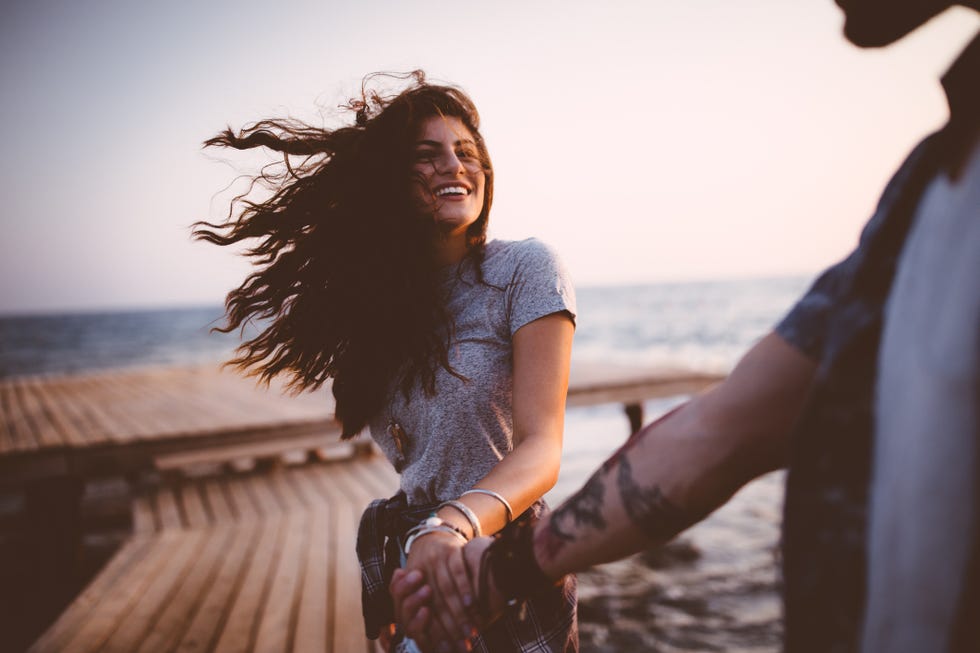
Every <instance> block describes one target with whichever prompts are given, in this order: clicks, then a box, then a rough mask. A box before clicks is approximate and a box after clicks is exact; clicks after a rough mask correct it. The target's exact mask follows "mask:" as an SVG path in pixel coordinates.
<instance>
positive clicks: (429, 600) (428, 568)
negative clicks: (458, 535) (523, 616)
mask: <svg viewBox="0 0 980 653" xmlns="http://www.w3.org/2000/svg"><path fill="white" fill-rule="evenodd" d="M491 542H493V539H492V538H489V537H479V538H476V539H474V540H472V541H471V542H470V543H469V544H467V545H466V546H465V548H464V547H463V546H462V545H461V544H460V542H458V541H457V540H456V539H455V538H453V537H452V536H449V535H444V534H442V533H433V534H431V535H427V536H426V537H424V538H420V539H418V540H417V541H416V542H415V543H414V544H413V545H412V549H411V554H410V555H409V558H408V564H407V565H406V566H405V568H404V569H399V570H397V571H395V574H394V576H393V577H392V579H391V584H390V586H389V590H390V592H391V596H392V598H393V599H394V602H395V618H396V619H397V620H398V622H399V623H400V624H402V625H403V627H404V628H405V632H406V633H407V635H408V636H409V637H411V638H412V639H413V640H415V641H416V642H417V643H418V644H419V645H420V646H421V647H422V649H423V650H424V651H436V652H438V653H444V652H448V651H470V650H471V649H472V646H471V644H470V639H471V638H472V637H473V636H474V635H475V634H476V629H475V628H476V627H483V626H485V625H487V624H489V623H490V622H491V621H493V619H495V618H496V617H498V616H499V615H500V614H501V613H502V612H503V610H504V607H505V603H504V600H503V597H502V596H501V595H500V594H499V592H497V591H496V587H495V586H494V583H493V579H492V578H490V577H489V575H488V579H487V583H488V587H486V588H482V587H479V583H480V580H481V579H480V562H481V560H482V558H483V552H484V551H485V550H486V549H487V547H488V546H490V543H491ZM416 556H417V557H416ZM481 596H482V597H484V602H485V604H489V605H478V597H481Z"/></svg>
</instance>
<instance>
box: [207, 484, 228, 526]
mask: <svg viewBox="0 0 980 653" xmlns="http://www.w3.org/2000/svg"><path fill="white" fill-rule="evenodd" d="M202 489H203V491H204V498H205V501H206V502H207V506H208V510H209V511H210V513H211V519H212V520H213V521H214V523H216V524H224V523H226V522H232V521H235V518H236V517H235V508H234V506H232V504H231V503H230V502H229V501H228V497H227V495H226V494H225V490H224V487H223V485H222V483H221V482H220V481H219V480H218V479H214V478H209V479H207V480H205V481H204V482H203V483H202Z"/></svg>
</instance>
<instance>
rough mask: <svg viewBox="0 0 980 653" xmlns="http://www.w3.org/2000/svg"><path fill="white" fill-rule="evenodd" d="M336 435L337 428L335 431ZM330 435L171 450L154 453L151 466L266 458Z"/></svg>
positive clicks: (326, 440) (319, 443) (327, 440)
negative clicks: (158, 453)
mask: <svg viewBox="0 0 980 653" xmlns="http://www.w3.org/2000/svg"><path fill="white" fill-rule="evenodd" d="M336 434H337V435H339V430H338V431H337V432H336ZM333 435H334V434H327V433H324V434H315V435H300V436H296V437H290V438H276V439H273V440H266V441H263V442H249V443H246V444H240V445H234V446H220V447H208V448H206V449H195V450H192V451H175V452H173V453H169V454H163V455H160V456H156V457H154V459H153V465H154V467H156V468H157V469H159V470H164V471H166V470H171V469H179V468H181V467H190V466H192V465H201V464H208V463H225V462H228V461H231V460H236V459H239V458H266V457H269V456H274V455H277V454H282V453H287V452H290V451H309V450H311V449H316V448H319V447H323V446H328V445H330V444H332V442H333V439H332V438H333Z"/></svg>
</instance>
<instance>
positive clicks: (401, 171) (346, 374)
mask: <svg viewBox="0 0 980 653" xmlns="http://www.w3.org/2000/svg"><path fill="white" fill-rule="evenodd" d="M385 80H389V81H390V80H395V81H397V82H399V83H405V84H407V88H404V89H403V90H402V91H401V92H399V93H397V94H395V93H388V94H385V93H384V92H383V91H381V90H378V86H379V85H381V82H384V81H385ZM344 108H345V109H346V110H348V111H350V112H351V113H352V114H353V115H354V120H353V124H350V125H348V126H345V127H340V128H337V129H323V128H319V127H313V126H311V125H308V124H305V123H302V122H299V121H296V120H292V119H268V120H261V121H259V122H256V123H254V124H252V125H249V126H247V127H245V128H243V129H242V130H240V131H239V132H237V133H235V132H233V131H232V130H231V129H230V128H228V129H225V130H224V131H222V132H221V133H219V134H218V135H217V136H215V137H213V138H211V139H208V140H207V141H205V143H204V145H205V146H206V147H231V148H235V149H238V150H248V149H252V148H267V149H269V150H273V151H275V152H280V153H282V162H281V163H279V164H270V165H268V166H266V167H265V168H263V169H262V171H261V172H260V173H259V174H258V175H257V176H255V177H254V178H252V180H251V184H250V186H249V189H248V190H246V191H245V192H244V193H243V194H241V195H239V196H238V197H236V198H235V199H234V200H232V203H231V207H230V208H229V212H228V218H227V220H226V221H225V222H223V223H221V224H212V223H210V222H198V223H196V224H195V225H194V231H193V235H194V237H195V238H198V239H202V240H206V241H209V242H212V243H216V244H218V245H231V244H234V243H239V242H242V241H248V242H250V243H252V245H251V247H250V248H249V249H247V250H246V256H248V257H250V258H251V260H252V262H253V264H254V266H255V269H254V271H253V272H252V273H251V274H249V275H248V277H246V279H245V280H244V281H243V282H242V284H241V285H240V286H239V287H238V288H236V289H235V290H232V291H231V292H230V293H228V296H227V298H226V300H225V320H226V321H225V323H224V325H223V326H221V327H218V328H217V330H218V331H222V332H229V331H232V330H235V329H239V328H242V329H244V327H245V325H246V324H249V323H252V324H255V325H257V326H259V327H261V331H260V332H259V334H258V335H256V336H255V337H252V338H250V339H248V340H245V341H244V342H243V343H242V344H241V345H240V346H239V347H238V350H237V352H236V356H235V357H234V358H233V359H232V360H231V361H229V363H228V364H229V365H233V366H235V367H238V368H239V369H242V370H246V371H248V372H249V373H250V374H251V375H255V376H258V377H259V378H260V379H261V380H262V381H264V382H266V383H268V382H269V381H270V380H271V379H272V378H273V377H276V376H279V375H283V376H285V377H286V378H287V381H288V386H289V387H290V388H291V389H293V390H294V391H297V392H298V391H301V390H305V389H315V388H318V387H319V386H320V385H322V384H323V383H324V382H325V381H326V380H327V379H329V378H332V379H333V394H334V397H335V398H336V402H337V403H336V415H337V419H338V420H339V421H340V422H341V424H342V426H343V431H342V437H343V438H349V437H352V436H353V435H355V434H356V433H358V432H359V431H360V430H361V429H362V428H364V426H365V425H366V424H367V422H368V420H369V419H371V418H372V417H373V416H374V415H376V414H378V413H379V412H380V411H381V410H382V409H383V407H384V404H385V402H386V399H387V394H388V392H389V390H390V388H392V387H393V386H394V384H395V383H400V384H401V385H400V387H401V388H402V390H403V391H404V392H405V393H408V392H409V390H410V388H411V387H412V386H413V384H414V383H416V382H417V381H421V384H422V387H423V388H424V389H425V391H426V392H428V393H429V394H433V393H434V392H435V378H436V376H435V375H436V371H437V369H438V367H439V366H441V367H443V368H445V369H446V370H447V371H449V372H450V373H452V374H454V375H456V376H459V375H458V374H457V373H456V372H455V370H453V368H452V366H451V365H450V362H449V355H448V344H449V338H450V336H451V333H452V329H453V323H452V318H451V316H450V315H449V314H448V312H447V310H446V307H445V304H444V298H443V296H442V292H441V284H440V270H439V264H438V263H437V261H436V258H435V243H436V239H437V238H438V237H439V236H438V232H437V230H436V226H435V221H434V216H433V215H432V211H431V209H426V208H425V207H424V206H420V202H419V201H418V200H417V199H416V197H417V195H416V194H413V184H415V183H416V178H415V177H414V176H413V174H412V172H411V165H412V154H413V150H414V145H415V141H416V139H417V137H418V131H419V128H420V125H421V123H422V122H423V121H424V120H426V119H427V118H430V117H433V116H446V117H454V118H458V119H459V120H460V121H461V122H462V123H463V124H464V125H465V126H466V127H467V129H469V131H470V132H471V133H472V135H473V139H474V141H475V142H476V145H477V150H478V152H479V157H480V161H481V163H482V166H483V169H484V172H485V174H486V186H485V194H484V202H483V210H482V211H481V212H480V216H479V218H478V219H477V220H476V222H474V223H473V224H472V225H470V227H469V229H468V230H467V237H468V244H469V248H468V252H467V257H468V258H471V259H473V261H474V263H475V264H476V270H477V272H478V273H479V271H480V265H481V263H482V261H483V252H484V245H485V243H486V230H487V218H488V215H489V212H490V205H491V202H492V199H493V168H492V166H491V163H490V157H489V154H488V153H487V148H486V144H485V142H484V140H483V137H482V136H481V134H480V131H479V126H480V118H479V114H478V113H477V110H476V107H475V106H474V104H473V102H472V101H471V100H470V99H469V97H467V95H466V94H465V93H464V92H463V91H461V90H460V89H458V88H455V87H452V86H442V85H436V84H430V83H428V82H427V81H426V79H425V75H424V73H423V72H422V71H414V72H411V73H408V74H405V75H390V74H373V75H368V76H367V77H365V78H364V81H363V82H362V85H361V93H360V97H358V98H355V99H352V100H350V101H349V102H348V104H347V105H345V106H344ZM261 189H264V192H265V194H266V195H267V196H268V195H270V194H271V196H269V197H268V199H263V200H261V201H259V200H257V199H250V198H251V197H253V196H254V195H255V191H257V190H261ZM243 333H244V330H243Z"/></svg>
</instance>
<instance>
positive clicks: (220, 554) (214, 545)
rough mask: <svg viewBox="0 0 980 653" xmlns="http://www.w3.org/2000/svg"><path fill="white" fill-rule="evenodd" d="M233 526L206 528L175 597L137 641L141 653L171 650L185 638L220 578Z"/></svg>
mask: <svg viewBox="0 0 980 653" xmlns="http://www.w3.org/2000/svg"><path fill="white" fill-rule="evenodd" d="M231 535H232V533H231V531H230V530H229V529H213V530H212V529H209V530H207V531H204V538H205V539H204V542H203V544H202V545H201V548H200V550H199V551H198V552H197V553H196V555H195V556H194V558H193V559H192V560H191V566H190V568H189V571H188V572H187V574H186V575H184V577H183V578H182V579H181V582H180V584H179V586H177V587H175V589H174V591H173V592H172V594H171V600H168V601H166V602H165V603H164V604H163V606H162V607H163V610H162V611H161V612H160V614H159V616H158V617H157V618H156V620H155V621H154V623H153V627H152V628H151V629H150V630H149V632H147V633H146V635H145V636H144V637H143V638H142V641H137V642H136V643H137V644H138V645H139V648H138V649H131V650H135V651H137V653H157V652H158V651H170V650H173V648H174V647H175V646H176V645H177V643H178V642H179V641H180V640H181V638H182V636H183V634H184V630H185V629H186V628H187V627H188V626H189V625H190V623H191V619H192V618H193V616H194V614H195V613H196V612H197V609H198V607H199V606H200V605H201V604H202V603H203V601H204V597H205V594H206V593H207V590H208V588H209V587H210V585H211V583H212V582H213V581H214V579H215V578H216V577H217V575H218V572H219V570H220V568H221V562H222V561H223V560H224V556H225V554H226V553H227V550H228V547H229V546H230V545H231Z"/></svg>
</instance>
